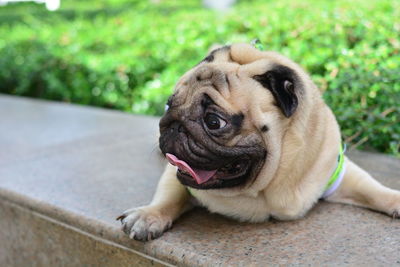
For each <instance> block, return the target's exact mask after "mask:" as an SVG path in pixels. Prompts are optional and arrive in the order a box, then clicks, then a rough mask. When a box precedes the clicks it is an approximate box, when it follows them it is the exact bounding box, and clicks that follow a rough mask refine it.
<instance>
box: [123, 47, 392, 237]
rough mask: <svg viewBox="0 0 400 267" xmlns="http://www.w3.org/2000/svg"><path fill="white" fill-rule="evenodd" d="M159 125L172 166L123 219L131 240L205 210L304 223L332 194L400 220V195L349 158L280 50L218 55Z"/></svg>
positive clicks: (329, 117)
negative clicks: (149, 196)
mask: <svg viewBox="0 0 400 267" xmlns="http://www.w3.org/2000/svg"><path fill="white" fill-rule="evenodd" d="M159 126H160V137H159V145H160V149H161V151H162V153H163V154H164V155H165V157H166V158H167V159H168V161H169V163H168V164H167V166H166V168H165V171H164V173H163V174H162V176H161V179H160V181H159V184H158V186H157V190H156V193H155V195H154V198H153V200H152V202H151V203H150V204H149V205H148V206H144V207H139V208H134V209H130V210H127V211H125V212H124V213H123V214H122V215H121V216H120V217H118V219H119V220H121V223H122V229H123V231H124V232H125V233H126V234H128V235H129V237H130V238H134V239H136V240H143V241H144V240H150V239H154V238H157V237H159V236H160V235H162V233H163V232H164V231H166V230H167V229H169V228H170V227H171V225H172V223H173V221H174V220H176V219H177V218H178V217H179V216H180V215H181V214H182V213H184V212H186V211H188V210H189V209H191V208H192V207H193V206H194V205H196V204H199V205H201V206H203V207H205V208H207V209H208V210H209V211H210V212H215V213H220V214H223V215H226V216H229V217H232V218H235V219H237V220H239V221H248V222H262V221H265V220H268V218H271V217H273V218H275V219H278V220H293V219H297V218H301V217H302V216H304V215H305V214H306V213H307V211H309V210H310V209H311V208H312V207H313V205H314V204H315V203H316V202H317V201H318V200H319V199H321V198H323V199H325V200H327V201H331V202H339V203H348V204H353V205H357V206H361V207H365V208H369V209H373V210H377V211H381V212H384V213H386V214H388V215H390V216H393V217H394V218H399V212H400V192H399V191H396V190H392V189H389V188H387V187H385V186H383V185H381V184H380V183H379V182H377V181H376V180H375V179H374V178H372V177H371V176H370V175H369V174H368V173H367V172H366V171H364V170H363V169H361V168H360V167H358V166H357V165H356V164H355V163H353V162H352V161H351V160H349V159H348V158H347V157H346V156H344V155H343V148H342V142H341V136H340V131H339V126H338V123H337V122H336V119H335V117H334V115H333V113H332V111H331V110H330V109H329V107H328V106H327V105H326V104H325V103H324V101H323V99H322V96H321V92H320V91H319V90H318V88H317V87H316V85H315V84H314V83H313V82H312V81H311V79H310V77H309V75H307V73H306V72H305V71H304V70H303V69H302V68H301V67H299V66H298V65H297V64H296V63H294V62H292V61H291V60H289V59H288V58H286V57H284V56H282V55H280V54H278V53H275V52H266V51H265V52H264V51H260V50H258V49H256V48H254V47H253V46H251V45H248V44H233V45H231V46H224V47H221V48H218V49H216V50H213V51H212V52H211V53H210V54H209V55H208V56H207V57H205V58H204V59H203V60H202V61H201V62H200V63H199V64H198V65H196V66H195V67H194V68H193V69H191V70H189V71H188V72H187V73H186V74H184V75H183V76H182V77H181V78H180V80H179V81H178V83H177V84H176V87H175V90H174V93H173V95H172V96H171V97H170V98H169V100H168V103H167V110H166V112H165V114H164V116H163V117H162V118H161V121H160V125H159ZM193 200H195V201H193Z"/></svg>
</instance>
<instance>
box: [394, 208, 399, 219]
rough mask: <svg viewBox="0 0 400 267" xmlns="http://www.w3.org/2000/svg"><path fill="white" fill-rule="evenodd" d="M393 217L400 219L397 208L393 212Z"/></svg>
mask: <svg viewBox="0 0 400 267" xmlns="http://www.w3.org/2000/svg"><path fill="white" fill-rule="evenodd" d="M392 218H393V219H399V218H400V214H399V212H398V211H397V210H395V211H394V212H393V214H392Z"/></svg>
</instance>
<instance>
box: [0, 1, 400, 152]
mask: <svg viewBox="0 0 400 267" xmlns="http://www.w3.org/2000/svg"><path fill="white" fill-rule="evenodd" d="M398 18H400V5H399V3H398V0H369V1H364V0H353V1H347V0H346V1H344V0H336V1H330V0H324V1H317V0H297V1H292V0H281V1H265V0H243V1H239V2H238V3H237V4H236V5H235V6H234V7H233V8H232V9H230V10H228V11H226V12H222V13H221V12H215V11H212V10H207V9H204V8H203V7H202V6H201V1H200V0H198V1H194V0H188V1H183V0H182V1H173V0H169V1H166V0H160V1H158V2H157V1H154V0H153V1H150V0H107V1H95V0H87V1H77V0H75V1H73V0H63V1H62V6H61V9H60V10H58V11H56V12H48V11H46V10H45V8H44V6H43V5H38V4H34V3H30V4H29V3H20V4H9V5H7V6H5V7H0V92H3V93H9V94H16V95H23V96H30V97H39V98H46V99H55V100H60V101H65V102H74V103H81V104H90V105H97V106H103V107H109V108H116V109H120V110H124V111H128V112H134V113H146V114H156V115H160V114H161V113H162V112H163V108H164V103H165V101H166V99H167V97H168V95H169V94H170V93H171V91H172V88H173V86H174V83H175V82H176V80H177V78H178V77H179V76H181V75H182V74H183V73H184V72H185V71H186V70H187V69H189V68H191V67H192V66H194V65H195V64H196V63H197V62H199V61H200V60H201V59H202V58H203V57H204V55H205V54H206V52H207V50H208V48H209V47H210V46H211V45H213V44H215V43H220V44H229V43H233V42H249V41H250V40H252V39H254V38H259V39H260V40H261V42H262V43H264V45H265V47H266V48H267V49H268V50H276V51H278V52H280V53H283V54H285V55H286V56H288V57H290V58H292V59H293V60H295V61H297V62H299V63H300V64H301V65H302V66H303V67H304V68H305V69H306V70H307V71H309V72H310V73H311V74H312V77H313V79H314V81H315V82H316V83H317V84H318V86H319V87H321V88H322V89H323V90H325V91H326V92H325V99H326V100H327V103H328V104H329V105H330V106H331V107H332V109H333V111H334V112H335V114H336V116H337V118H338V121H339V123H340V125H341V127H342V132H343V135H344V137H345V139H346V140H347V141H348V142H350V143H351V144H353V146H361V147H364V148H372V149H375V150H378V151H382V152H387V153H392V154H395V155H397V156H399V155H400V152H399V146H400V80H399V77H400V76H399V73H400V53H399V50H400V21H399V20H398Z"/></svg>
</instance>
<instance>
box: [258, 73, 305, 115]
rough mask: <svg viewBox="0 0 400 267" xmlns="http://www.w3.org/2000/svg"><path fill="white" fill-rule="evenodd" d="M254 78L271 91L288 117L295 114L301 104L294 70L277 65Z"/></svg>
mask: <svg viewBox="0 0 400 267" xmlns="http://www.w3.org/2000/svg"><path fill="white" fill-rule="evenodd" d="M253 78H254V79H255V80H256V81H258V82H259V83H261V85H262V86H264V87H265V88H267V89H268V90H270V91H271V93H272V95H273V96H274V98H275V100H276V102H277V104H278V106H279V108H280V109H281V110H282V112H283V114H285V116H286V117H287V118H289V117H290V116H292V115H293V113H294V112H295V111H296V108H297V106H298V104H299V99H298V96H297V94H298V92H296V91H297V90H298V87H299V84H298V82H299V81H298V78H297V75H296V73H295V72H294V70H292V69H290V68H288V67H286V66H281V65H278V66H275V67H274V68H272V69H271V70H269V71H267V72H265V73H264V74H261V75H255V76H253Z"/></svg>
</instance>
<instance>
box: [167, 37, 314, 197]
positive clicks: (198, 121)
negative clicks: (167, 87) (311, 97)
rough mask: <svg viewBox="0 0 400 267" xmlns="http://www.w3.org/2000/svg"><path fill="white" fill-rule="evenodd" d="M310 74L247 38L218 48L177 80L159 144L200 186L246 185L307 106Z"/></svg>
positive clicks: (273, 159)
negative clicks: (305, 100) (265, 50)
mask: <svg viewBox="0 0 400 267" xmlns="http://www.w3.org/2000/svg"><path fill="white" fill-rule="evenodd" d="M304 75H305V74H303V72H302V71H301V69H299V68H298V66H297V65H295V64H294V63H293V62H291V61H289V60H288V59H286V58H284V57H283V56H280V55H277V54H275V53H270V52H261V51H259V50H257V49H255V48H253V47H252V46H250V45H244V44H237V45H232V46H229V47H228V46H226V47H222V48H219V49H217V50H214V51H213V52H211V53H210V54H209V55H208V56H207V57H206V58H205V59H204V60H203V61H201V62H200V63H199V64H198V65H197V66H195V67H194V68H193V69H191V70H190V71H188V72H187V73H186V74H185V75H184V76H183V77H182V78H181V79H180V80H179V82H178V83H177V85H176V88H175V92H174V94H173V95H172V96H171V97H170V99H169V101H168V103H167V111H166V113H165V114H164V116H163V117H162V119H161V121H160V134H161V135H160V140H159V144H160V148H161V151H162V152H163V154H164V155H166V156H167V158H168V160H169V161H170V163H172V164H173V165H176V166H178V173H177V177H178V179H179V180H180V182H181V183H182V184H184V185H186V186H190V187H193V188H196V189H222V188H232V187H241V188H243V187H247V186H249V185H251V184H252V183H254V182H255V181H256V180H257V179H259V176H260V172H261V171H263V172H264V173H265V172H273V171H274V170H276V168H277V166H276V165H277V164H278V162H279V157H280V151H281V145H282V139H283V137H284V135H285V132H286V130H287V129H288V127H290V122H291V120H293V118H294V117H296V115H297V113H298V112H299V110H300V111H302V101H301V100H302V98H303V95H304V91H305V90H304V88H305V87H306V86H305V85H304V84H306V83H307V82H308V80H307V79H302V77H303V76H304Z"/></svg>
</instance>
